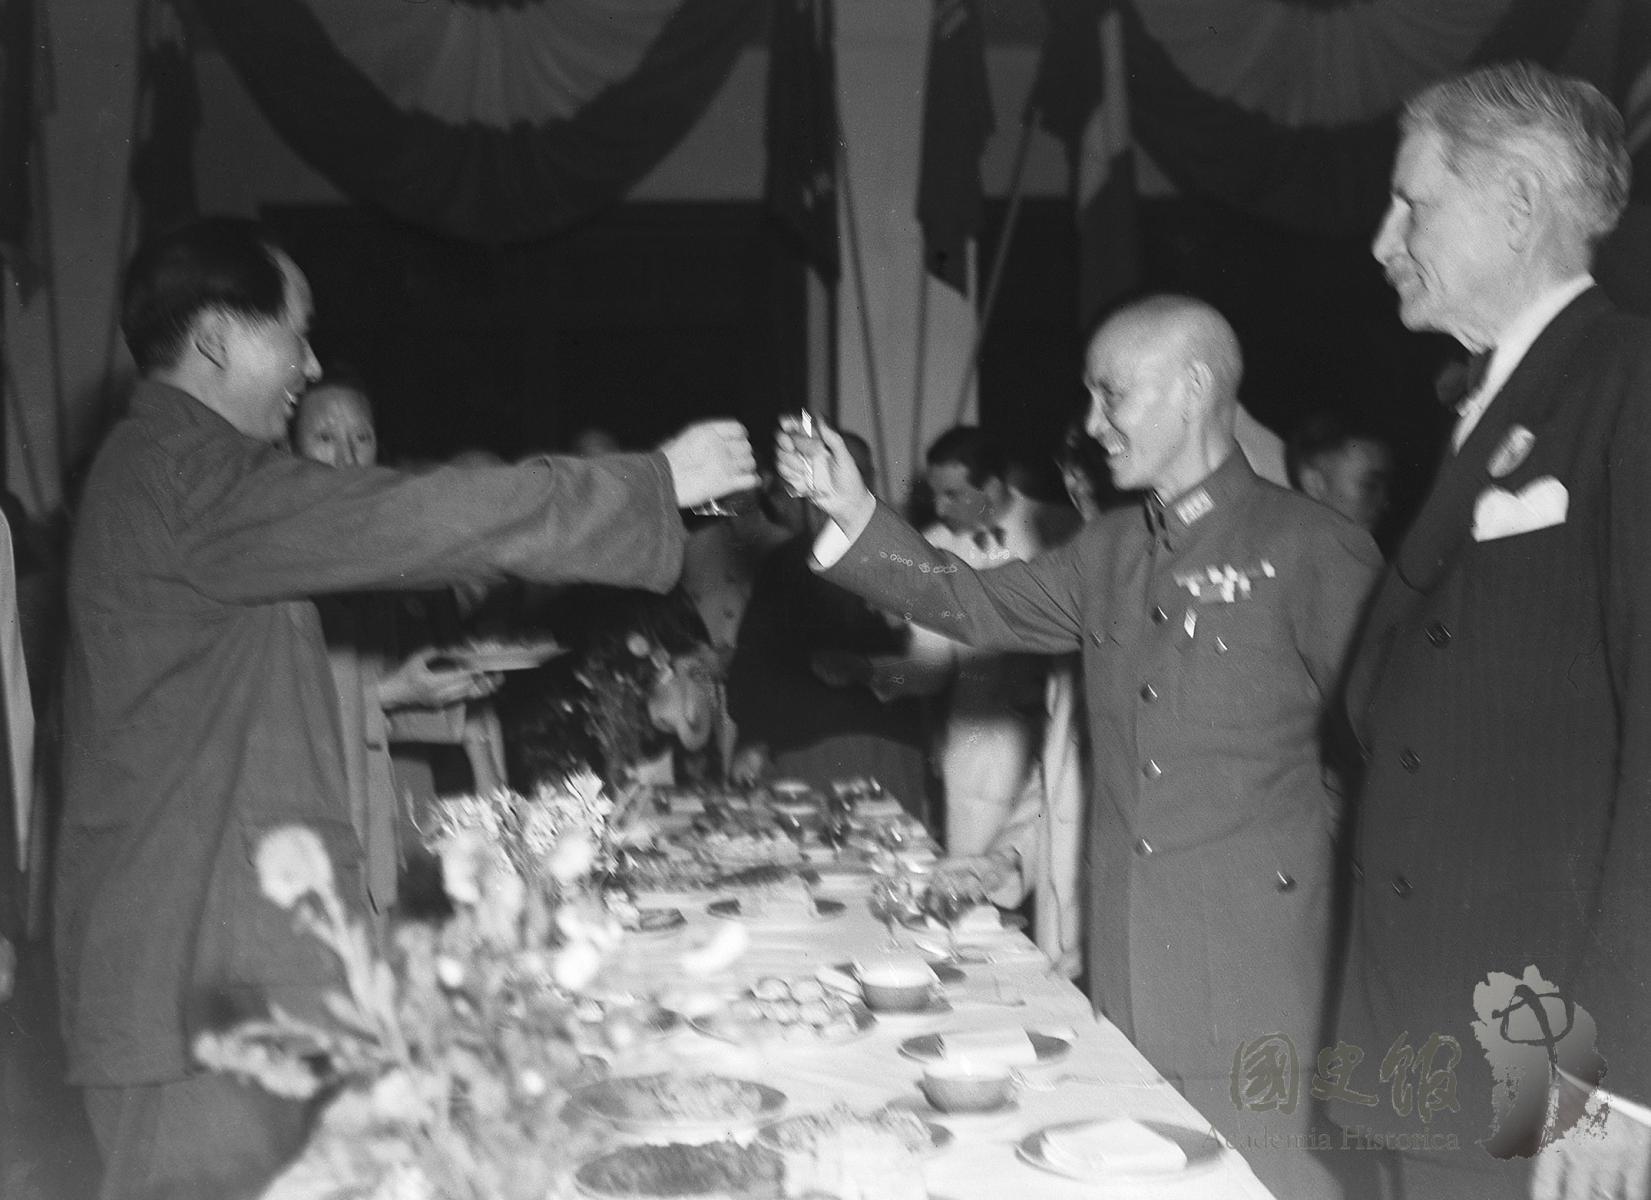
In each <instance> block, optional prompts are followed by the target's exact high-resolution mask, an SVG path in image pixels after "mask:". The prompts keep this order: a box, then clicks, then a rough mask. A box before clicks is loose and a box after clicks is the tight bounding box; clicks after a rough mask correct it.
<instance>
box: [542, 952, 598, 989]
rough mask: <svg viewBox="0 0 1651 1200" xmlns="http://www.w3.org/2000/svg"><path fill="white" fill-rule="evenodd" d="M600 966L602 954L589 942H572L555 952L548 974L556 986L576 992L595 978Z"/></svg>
mask: <svg viewBox="0 0 1651 1200" xmlns="http://www.w3.org/2000/svg"><path fill="white" fill-rule="evenodd" d="M601 966H602V955H601V952H600V951H598V950H597V949H596V947H595V946H593V945H592V944H591V943H589V942H572V943H570V944H569V945H566V946H563V947H562V948H561V949H560V950H558V951H557V952H556V956H555V958H554V959H552V960H551V965H550V975H551V978H552V979H554V980H555V981H556V985H557V986H558V987H560V988H562V989H564V990H566V991H569V992H577V991H578V990H579V989H580V988H582V987H585V986H586V985H587V984H589V983H590V981H591V980H593V979H595V978H596V972H597V971H598V970H600V969H601Z"/></svg>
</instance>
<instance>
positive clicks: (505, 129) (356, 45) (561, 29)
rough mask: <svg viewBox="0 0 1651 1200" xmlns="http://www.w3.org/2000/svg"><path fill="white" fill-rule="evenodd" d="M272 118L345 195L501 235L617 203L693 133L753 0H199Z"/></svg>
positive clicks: (455, 227) (461, 231)
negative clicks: (431, 0) (432, 0)
mask: <svg viewBox="0 0 1651 1200" xmlns="http://www.w3.org/2000/svg"><path fill="white" fill-rule="evenodd" d="M198 3H199V6H200V10H201V12H202V14H203V15H204V16H205V17H206V19H207V21H208V23H209V25H210V26H211V28H212V31H213V34H214V36H215V37H216V39H217V41H218V43H219V45H220V46H221V47H222V48H223V51H224V53H225V54H226V55H227V56H228V58H229V59H230V61H231V62H232V63H233V64H234V66H235V68H236V70H237V71H238V72H239V74H240V75H241V77H242V79H243V80H244V81H245V83H246V85H247V87H248V89H249V90H250V91H251V93H252V95H253V96H254V97H255V98H256V100H257V102H258V104H259V105H260V107H261V108H262V109H263V111H264V113H265V115H266V116H267V117H268V119H269V120H270V122H271V124H273V125H274V126H275V128H276V129H277V130H278V131H279V132H280V133H281V135H282V136H283V137H284V138H285V139H286V141H287V142H288V143H289V144H290V145H291V146H292V147H293V149H294V150H296V151H297V152H298V153H299V154H300V155H302V156H303V157H304V158H305V159H307V160H308V161H309V162H310V163H311V164H312V165H313V166H315V168H316V169H317V170H319V171H321V172H322V173H323V174H324V175H326V176H327V177H328V178H329V179H331V180H332V181H333V183H334V184H336V185H337V186H338V187H339V188H340V189H341V190H343V191H344V192H346V193H347V194H349V195H350V196H352V197H354V198H355V199H356V200H358V201H361V202H364V203H368V204H372V205H376V206H378V207H380V208H382V209H385V210H387V211H388V212H390V213H391V214H393V215H395V216H397V217H399V218H401V219H404V220H407V221H410V222H413V223H416V224H419V225H422V226H425V227H427V228H431V229H435V230H438V231H441V232H444V233H447V234H451V235H454V236H457V237H461V238H466V239H470V240H474V241H481V242H490V243H499V242H510V241H518V240H522V239H526V238H532V237H538V236H541V235H544V234H547V233H552V232H554V231H556V230H558V229H561V228H564V227H566V226H567V225H569V224H571V223H573V222H574V221H577V220H578V219H579V218H581V217H583V216H585V215H587V214H588V213H590V212H592V211H594V210H595V209H597V208H599V207H601V206H602V205H604V204H607V203H609V202H611V201H613V200H616V199H618V198H620V197H622V196H623V195H624V193H625V192H626V191H627V190H629V188H630V187H631V186H632V185H634V184H635V183H636V182H637V181H638V180H639V179H641V178H642V177H643V176H644V175H645V174H647V172H648V171H649V170H650V169H652V168H653V166H654V165H655V164H656V163H658V162H659V161H660V159H662V158H663V157H664V156H665V155H666V154H667V153H668V152H669V151H670V150H671V148H672V147H673V146H675V145H676V144H677V142H678V141H679V140H680V139H681V138H682V136H683V135H684V134H686V133H687V132H688V130H690V129H691V128H693V126H694V123H695V122H696V121H698V119H699V117H700V115H701V114H702V113H703V112H704V110H705V108H706V106H707V105H708V104H709V103H710V101H711V99H712V97H713V96H715V95H716V93H717V90H718V89H719V88H720V87H721V86H722V83H723V81H724V79H725V78H726V77H727V75H728V72H729V71H730V70H731V69H732V67H733V64H734V61H735V59H736V58H737V56H738V54H739V52H740V50H741V49H742V48H744V47H745V46H748V45H751V44H752V42H753V38H754V37H755V36H756V34H757V33H759V32H760V31H761V29H762V27H763V21H764V19H765V15H766V7H765V5H764V4H763V3H762V2H761V0H626V2H625V3H623V4H619V3H614V2H613V0H445V2H443V3H411V2H409V0H198Z"/></svg>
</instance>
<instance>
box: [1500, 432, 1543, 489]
mask: <svg viewBox="0 0 1651 1200" xmlns="http://www.w3.org/2000/svg"><path fill="white" fill-rule="evenodd" d="M1535 445H1536V434H1534V433H1532V432H1531V431H1530V430H1529V429H1526V428H1525V427H1524V426H1523V425H1515V426H1513V427H1512V428H1510V429H1509V430H1508V432H1507V436H1505V437H1504V438H1503V439H1502V444H1501V445H1499V446H1498V447H1497V448H1496V451H1495V453H1493V454H1492V455H1491V456H1490V477H1491V478H1492V479H1501V478H1503V477H1504V476H1506V475H1509V474H1512V473H1513V471H1514V470H1515V469H1516V468H1518V466H1519V464H1520V463H1522V462H1524V461H1525V460H1526V459H1527V458H1529V457H1530V453H1531V447H1533V446H1535Z"/></svg>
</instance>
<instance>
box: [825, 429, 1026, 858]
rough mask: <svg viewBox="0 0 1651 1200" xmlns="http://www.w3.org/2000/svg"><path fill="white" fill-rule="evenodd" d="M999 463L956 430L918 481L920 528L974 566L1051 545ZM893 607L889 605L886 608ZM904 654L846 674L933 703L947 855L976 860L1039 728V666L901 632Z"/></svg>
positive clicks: (919, 631) (1003, 461) (976, 438)
mask: <svg viewBox="0 0 1651 1200" xmlns="http://www.w3.org/2000/svg"><path fill="white" fill-rule="evenodd" d="M1008 475H1009V463H1008V459H1007V457H1006V455H1005V454H1004V452H1003V450H1002V448H1001V447H1000V446H999V445H998V444H997V443H996V442H994V441H993V440H992V439H991V438H990V437H988V436H987V434H986V433H985V432H984V431H982V430H980V429H978V428H976V427H974V426H972V425H959V426H957V427H956V428H954V429H950V430H948V431H947V432H945V433H943V434H941V435H940V437H938V438H937V439H935V442H934V444H933V445H931V446H930V447H929V452H928V455H927V458H926V469H925V480H926V482H927V484H928V487H929V491H930V492H931V493H932V495H933V497H934V511H935V516H936V518H937V521H936V523H935V524H934V525H931V526H930V527H929V528H927V529H925V530H924V531H923V536H924V538H926V539H927V540H928V542H929V544H930V545H932V546H937V547H940V548H941V549H944V550H949V551H951V552H952V553H953V554H956V555H957V556H958V557H959V558H961V559H962V560H963V561H964V562H966V563H968V564H969V565H970V566H971V567H974V568H975V569H976V570H991V569H993V568H996V567H1000V566H1003V565H1004V564H1006V563H1011V562H1027V561H1029V560H1031V559H1033V558H1036V557H1037V556H1038V555H1039V554H1040V553H1042V552H1043V550H1044V549H1045V548H1047V546H1048V545H1050V544H1051V538H1052V533H1051V530H1050V525H1049V521H1048V516H1047V513H1046V512H1045V511H1044V507H1043V506H1042V505H1039V504H1038V503H1037V502H1036V501H1034V500H1032V499H1031V498H1029V497H1027V496H1025V495H1023V494H1021V493H1020V492H1018V491H1016V490H1015V489H1014V488H1012V487H1011V486H1010V485H1009V482H1008ZM896 611H898V609H897V610H896ZM909 628H910V630H911V640H910V644H909V647H908V649H907V650H906V651H905V652H904V653H902V654H898V655H890V656H882V657H873V658H870V659H868V660H866V661H865V662H864V663H863V664H860V665H859V666H858V667H857V668H856V669H854V671H853V673H854V675H855V677H856V678H859V679H860V680H862V681H863V682H865V683H866V684H867V685H868V686H870V688H871V689H872V691H873V692H874V693H876V694H877V695H878V696H880V697H883V698H885V699H894V698H898V697H907V696H933V697H936V708H937V713H936V716H935V721H936V724H937V726H938V728H937V731H936V745H937V749H938V755H937V757H938V759H939V762H940V780H941V785H942V788H943V794H944V803H945V823H944V826H945V828H944V845H945V848H946V853H947V854H961V855H975V854H982V853H984V852H985V851H986V849H987V848H988V847H989V846H990V845H991V844H992V841H993V839H994V838H996V837H997V835H998V832H999V831H1000V830H1001V829H1002V828H1003V825H1004V822H1005V821H1007V820H1008V817H1009V813H1010V810H1011V809H1012V808H1013V807H1014V804H1015V800H1016V797H1018V796H1019V795H1020V792H1021V789H1022V788H1023V787H1024V786H1025V784H1026V779H1027V775H1028V772H1029V771H1030V770H1031V766H1032V760H1033V757H1034V755H1035V751H1036V748H1037V744H1038V738H1039V734H1040V732H1041V725H1042V716H1041V710H1042V690H1043V667H1042V664H1041V663H1040V662H1039V661H1038V660H1037V659H1035V658H1032V657H1030V656H1028V655H1024V654H1004V653H997V652H986V651H982V650H978V649H974V648H971V647H969V646H966V645H964V644H962V643H961V642H958V641H955V640H953V639H951V638H948V637H944V636H942V635H940V634H938V633H935V632H934V631H933V630H931V629H926V628H923V627H922V626H920V625H917V624H910V626H909Z"/></svg>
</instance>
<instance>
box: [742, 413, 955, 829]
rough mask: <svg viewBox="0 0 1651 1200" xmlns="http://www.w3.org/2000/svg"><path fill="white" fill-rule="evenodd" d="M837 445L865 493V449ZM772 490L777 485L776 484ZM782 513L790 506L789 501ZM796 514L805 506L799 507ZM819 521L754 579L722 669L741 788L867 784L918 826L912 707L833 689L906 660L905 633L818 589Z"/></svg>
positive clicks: (923, 755)
mask: <svg viewBox="0 0 1651 1200" xmlns="http://www.w3.org/2000/svg"><path fill="white" fill-rule="evenodd" d="M842 436H843V441H844V442H845V443H846V444H847V445H848V448H849V453H851V454H852V455H853V456H854V460H855V462H856V463H857V464H859V466H860V471H861V477H862V478H863V479H865V480H867V481H868V486H875V477H874V474H873V471H872V461H871V450H870V447H869V446H867V445H866V443H865V440H864V439H863V438H860V437H858V436H856V435H855V434H852V433H844V434H843V435H842ZM776 490H778V489H777V485H776ZM786 503H787V504H789V505H793V506H798V505H799V502H798V501H796V500H790V499H788V500H787V501H786ZM800 507H806V506H800ZM821 520H822V518H821V517H820V516H819V515H818V512H817V510H815V509H813V508H806V516H805V517H804V519H803V521H802V525H803V528H802V529H801V530H800V532H799V533H798V534H797V535H796V536H795V537H794V538H792V540H791V541H789V542H786V543H785V544H784V545H782V546H780V547H779V548H778V549H777V550H775V551H774V552H773V553H772V554H770V555H769V556H768V557H767V558H766V559H765V560H764V561H763V564H762V566H761V567H760V568H758V570H757V578H756V582H755V584H754V585H753V587H752V589H751V601H750V604H749V605H747V607H746V610H745V619H744V620H743V621H742V622H741V623H740V628H739V643H738V646H737V648H736V650H735V652H734V660H733V663H732V665H731V666H730V667H729V669H728V712H729V715H730V716H731V717H733V719H734V723H735V724H736V725H737V726H738V727H739V742H740V751H739V754H738V755H736V757H735V768H734V771H733V773H734V775H735V777H736V779H737V780H739V781H746V780H751V779H755V778H757V777H759V776H761V775H763V774H767V773H772V774H773V775H775V776H778V777H781V778H786V779H800V780H802V781H803V782H805V783H809V784H811V785H813V786H814V787H815V788H817V789H819V790H820V791H821V792H822V793H824V794H830V785H831V784H832V783H834V782H837V781H840V780H845V779H852V778H860V777H864V778H870V779H875V780H877V781H878V782H879V783H881V784H882V785H883V787H884V788H885V789H887V791H888V793H889V794H890V795H892V796H894V797H895V798H896V799H898V800H899V801H900V803H901V804H903V805H904V806H905V807H906V809H907V811H908V812H910V813H912V815H914V816H916V817H917V818H918V819H920V820H923V819H926V818H927V816H928V812H927V800H928V792H929V786H928V737H927V731H926V725H925V721H924V717H925V713H924V708H925V706H924V703H923V701H922V700H920V699H918V698H915V697H909V698H895V699H891V700H889V701H888V702H886V703H885V702H884V701H882V700H879V699H878V698H877V697H876V696H874V695H872V694H871V692H870V691H868V690H867V689H866V688H864V687H841V686H832V685H831V684H828V683H827V682H825V681H824V680H823V679H822V678H820V676H821V674H825V675H827V676H833V677H835V675H836V674H837V673H839V672H841V671H843V670H845V669H849V668H845V667H844V666H843V665H842V664H844V663H848V662H850V661H851V660H859V661H865V660H867V659H868V658H869V657H871V656H881V655H892V654H896V653H900V652H902V651H904V649H905V647H906V642H907V633H906V627H905V625H904V623H903V622H892V621H889V620H888V619H886V618H885V617H884V615H883V614H882V613H879V612H877V611H875V610H874V609H872V608H871V607H870V606H869V605H868V604H866V602H865V601H864V600H862V599H860V597H858V596H856V595H854V594H853V593H852V592H847V591H844V590H843V589H842V588H840V587H838V586H836V585H835V584H832V583H828V582H826V581H825V580H823V579H821V578H820V577H819V576H818V575H816V574H815V573H814V572H813V571H811V570H810V569H809V565H808V560H809V555H810V552H811V549H812V545H813V541H814V537H815V535H816V534H817V533H819V523H820V521H821Z"/></svg>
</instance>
